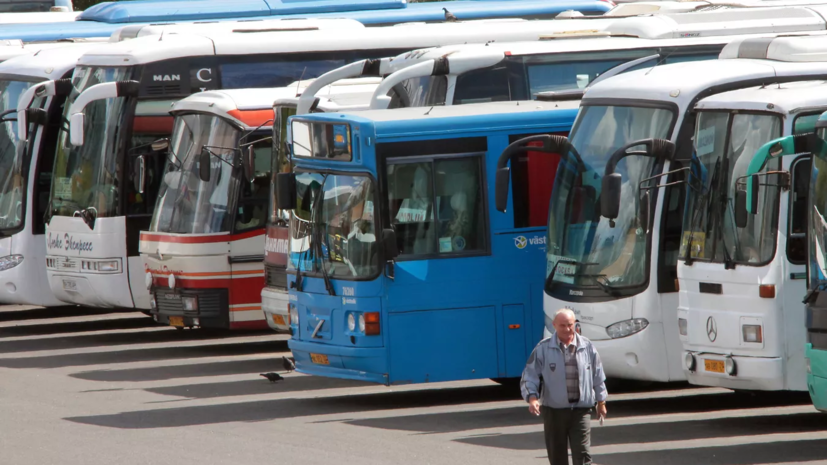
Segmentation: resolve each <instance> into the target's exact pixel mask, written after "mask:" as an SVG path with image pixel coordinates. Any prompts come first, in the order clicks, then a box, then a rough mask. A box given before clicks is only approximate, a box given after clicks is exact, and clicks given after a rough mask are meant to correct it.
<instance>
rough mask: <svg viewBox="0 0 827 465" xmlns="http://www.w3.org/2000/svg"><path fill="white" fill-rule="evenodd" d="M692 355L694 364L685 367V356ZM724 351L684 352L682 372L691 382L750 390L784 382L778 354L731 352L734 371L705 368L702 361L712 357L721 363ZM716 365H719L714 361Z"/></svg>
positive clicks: (769, 388)
mask: <svg viewBox="0 0 827 465" xmlns="http://www.w3.org/2000/svg"><path fill="white" fill-rule="evenodd" d="M687 354H690V355H692V356H693V357H694V360H695V367H694V369H693V370H692V371H689V369H688V367H687V366H686V361H685V360H686V356H687ZM727 357H728V356H727V355H722V354H711V353H707V352H692V351H688V352H685V353H684V367H683V370H684V373H686V379H687V380H689V382H690V383H691V384H696V385H699V386H713V387H722V388H727V389H744V390H750V391H781V390H784V389H785V386H784V361H783V360H782V359H781V358H780V357H772V358H771V357H741V356H731V358H732V360H733V361H734V362H735V370H736V371H735V374H734V375H729V374H727V373H726V370H724V373H717V372H713V371H707V370H706V366H705V363H704V361H705V360H712V361H716V362H720V363H725V362H726V359H727ZM718 366H723V365H720V364H718Z"/></svg>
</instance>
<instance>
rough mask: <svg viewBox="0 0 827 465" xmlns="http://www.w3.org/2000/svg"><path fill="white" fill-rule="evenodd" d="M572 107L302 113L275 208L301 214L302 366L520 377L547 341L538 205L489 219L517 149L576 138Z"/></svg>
mask: <svg viewBox="0 0 827 465" xmlns="http://www.w3.org/2000/svg"><path fill="white" fill-rule="evenodd" d="M575 114H576V105H574V104H572V103H570V102H555V103H551V102H535V103H532V104H531V105H526V104H525V102H497V103H487V104H477V105H462V106H451V107H439V106H437V107H433V108H431V109H428V110H427V111H426V110H424V109H422V108H402V109H395V110H386V111H363V112H358V113H353V114H350V113H348V114H336V115H333V114H314V115H302V116H296V117H293V118H291V120H290V123H289V124H290V125H291V137H292V139H291V140H292V147H291V155H292V159H291V160H292V163H293V172H289V173H281V174H279V175H278V179H277V187H278V193H277V201H278V204H277V206H278V207H280V208H282V209H288V210H292V212H293V213H292V218H291V226H290V227H291V233H290V241H289V245H288V250H289V255H290V258H289V260H288V267H289V268H288V289H289V298H290V307H289V311H290V321H291V329H292V333H293V337H292V338H291V339H290V341H289V346H290V349H291V350H292V352H293V355H294V356H295V359H296V366H297V370H298V371H300V372H303V373H309V374H314V375H321V376H329V377H337V378H348V379H360V380H365V381H371V382H376V383H381V384H400V383H421V382H436V381H447V380H459V379H480V378H508V377H516V376H519V373H521V371H522V369H523V367H524V366H525V359H526V357H527V355H528V353H529V352H530V351H531V348H532V347H533V345H534V342H535V341H536V340H538V339H539V336H540V333H541V332H542V320H541V319H537V318H534V317H533V315H538V316H539V315H541V312H540V310H539V306H540V305H541V303H540V302H539V301H535V300H533V299H530V296H531V295H532V294H535V293H536V292H539V286H540V285H541V279H540V273H541V269H542V268H543V266H544V263H543V260H542V255H541V254H540V253H537V252H538V251H539V250H541V249H542V248H543V247H544V241H543V234H542V231H543V228H542V227H540V228H537V227H531V226H530V225H529V220H530V218H529V213H528V212H527V211H522V212H520V213H515V214H514V215H513V216H505V215H492V214H491V208H490V207H489V205H491V201H490V195H489V189H488V188H487V185H488V182H489V180H490V179H492V176H493V167H494V166H495V161H496V159H497V157H498V156H499V154H500V152H502V150H503V149H504V148H505V146H506V145H508V143H509V142H510V141H512V140H515V139H518V138H521V137H523V136H525V135H530V134H546V133H560V132H562V133H565V132H567V131H568V129H569V128H570V125H571V123H572V121H573V120H574V116H575ZM530 163H531V165H530V167H531V168H538V167H539V168H542V166H535V163H540V164H542V163H543V160H542V159H537V160H533V162H530ZM291 186H295V187H294V188H292V189H291ZM531 186H532V187H530V186H529V185H527V184H524V185H523V186H522V189H524V191H525V192H524V195H525V197H528V196H529V192H530V189H531V188H533V186H535V184H532V185H531ZM294 207H295V208H294ZM532 307H536V308H532ZM423 334H427V335H428V337H427V341H428V343H427V344H424V343H423V339H422V335H423ZM446 354H451V356H449V357H446Z"/></svg>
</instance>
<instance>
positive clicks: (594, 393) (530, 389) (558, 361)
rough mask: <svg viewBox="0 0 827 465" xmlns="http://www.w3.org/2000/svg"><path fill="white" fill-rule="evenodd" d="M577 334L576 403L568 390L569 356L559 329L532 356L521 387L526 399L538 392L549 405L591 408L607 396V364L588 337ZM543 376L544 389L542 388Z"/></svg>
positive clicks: (543, 401) (527, 364)
mask: <svg viewBox="0 0 827 465" xmlns="http://www.w3.org/2000/svg"><path fill="white" fill-rule="evenodd" d="M574 337H575V338H576V340H575V342H576V344H577V352H576V354H577V371H578V374H579V378H580V401H579V402H577V403H575V404H572V403H569V397H568V392H567V391H566V358H565V356H564V355H563V351H562V350H561V349H560V341H559V340H558V339H557V333H555V334H554V335H553V336H551V337H549V338H546V339H543V340H542V341H540V343H539V344H537V347H535V348H534V352H532V353H531V356H530V357H528V362H527V363H526V366H525V369H524V370H523V379H522V380H520V390H521V391H522V393H523V399H525V400H526V402H528V399H529V397H531V396H536V397H537V398H538V399H540V403H541V404H542V405H545V406H546V407H551V408H572V407H577V408H591V407H594V405H595V403H596V402H599V401H600V402H602V401H605V400H606V397H607V396H608V393H607V392H606V383H605V381H606V375H605V374H603V364H602V363H601V362H600V356H599V355H598V354H597V350H595V348H594V346H593V345H592V342H591V341H590V340H588V339H586V338H585V337H583V336H581V335H579V334H575V336H574ZM540 376H542V377H543V388H542V391H543V392H540Z"/></svg>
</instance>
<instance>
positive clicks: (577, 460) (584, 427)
mask: <svg viewBox="0 0 827 465" xmlns="http://www.w3.org/2000/svg"><path fill="white" fill-rule="evenodd" d="M540 410H541V413H542V414H543V430H544V432H545V438H546V450H547V451H548V461H549V463H551V465H567V464H568V463H569V454H568V446H569V443H571V463H572V464H574V465H588V464H591V463H592V455H591V451H590V449H589V446H590V445H591V425H590V423H589V421H590V418H591V411H592V409H590V408H574V409H572V408H551V407H546V406H545V405H543V406H541V407H540Z"/></svg>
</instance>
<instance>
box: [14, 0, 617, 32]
mask: <svg viewBox="0 0 827 465" xmlns="http://www.w3.org/2000/svg"><path fill="white" fill-rule="evenodd" d="M612 6H613V4H612V3H610V2H606V1H602V0H565V1H553V2H550V1H546V0H510V1H505V2H490V1H468V0H465V1H449V2H428V3H413V4H407V3H406V2H404V1H402V0H359V1H355V2H354V1H341V0H339V1H336V2H333V1H329V2H289V3H287V2H285V3H276V4H275V5H274V6H272V7H270V6H269V5H268V4H267V3H266V2H265V1H264V0H238V1H236V2H232V3H229V2H215V3H214V4H211V3H210V2H208V1H198V2H193V1H189V0H179V1H159V2H146V1H144V2H122V3H121V2H117V3H115V2H109V3H102V4H98V5H95V6H94V7H92V8H89V9H88V10H86V11H84V12H83V13H82V14H81V15H80V16H78V18H77V20H76V21H68V22H54V23H50V24H49V25H48V26H39V25H35V24H14V25H7V26H4V27H3V28H2V31H0V39H21V40H23V41H24V42H34V41H52V40H58V39H69V38H90V37H109V36H110V35H111V34H112V33H113V32H115V31H116V30H117V29H119V28H121V27H123V26H125V25H135V24H149V23H153V24H162V23H171V22H176V21H177V22H188V21H221V20H236V21H237V20H262V19H276V18H283V17H296V16H302V17H308V16H312V17H334V18H349V19H355V20H357V21H360V22H362V23H363V24H365V25H370V26H382V25H392V24H398V23H404V22H412V21H424V22H440V21H444V20H445V13H444V12H443V11H442V9H443V8H447V9H448V10H450V11H451V12H453V13H454V15H456V16H457V17H458V18H459V19H460V20H472V19H485V18H546V19H550V18H553V17H554V16H556V15H557V14H558V13H560V12H562V11H566V10H577V11H580V12H582V13H583V14H587V15H599V14H603V13H604V12H606V11H608V10H610V9H611V8H612Z"/></svg>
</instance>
